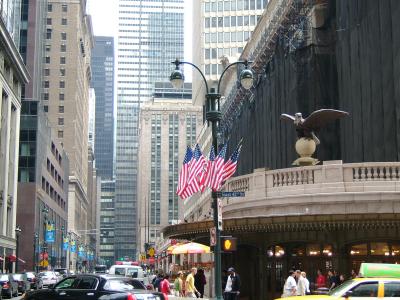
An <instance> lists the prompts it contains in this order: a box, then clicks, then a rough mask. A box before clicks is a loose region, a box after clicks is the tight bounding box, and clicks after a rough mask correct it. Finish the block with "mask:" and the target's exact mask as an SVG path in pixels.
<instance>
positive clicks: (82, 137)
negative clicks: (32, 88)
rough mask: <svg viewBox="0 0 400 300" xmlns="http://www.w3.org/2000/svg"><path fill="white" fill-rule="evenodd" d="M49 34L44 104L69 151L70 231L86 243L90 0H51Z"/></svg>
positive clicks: (47, 21) (64, 145)
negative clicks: (87, 4) (88, 4)
mask: <svg viewBox="0 0 400 300" xmlns="http://www.w3.org/2000/svg"><path fill="white" fill-rule="evenodd" d="M45 37H46V41H45V51H46V53H45V56H44V61H45V65H44V69H43V72H44V74H43V75H44V81H43V87H44V92H43V94H42V99H43V103H44V105H43V109H44V111H45V112H47V115H48V118H49V120H50V123H51V124H52V126H54V127H55V128H56V130H57V136H58V138H59V139H60V140H61V143H62V145H63V147H64V149H65V151H66V152H67V155H68V157H69V162H70V168H69V170H70V176H69V193H68V231H70V232H72V233H73V235H74V238H76V239H79V242H80V243H85V242H86V239H87V235H85V234H84V233H85V232H86V229H87V226H88V209H90V200H88V190H87V189H88V114H89V112H88V102H89V87H90V79H91V67H90V56H91V49H92V48H93V33H92V24H91V18H90V15H87V14H86V1H85V0H77V1H58V0H48V4H47V18H46V32H45ZM90 176H91V175H90ZM77 244H78V243H77ZM71 259H72V260H73V261H72V267H74V268H75V267H78V264H77V257H76V255H75V254H74V255H71Z"/></svg>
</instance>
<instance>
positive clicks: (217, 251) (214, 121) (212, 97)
mask: <svg viewBox="0 0 400 300" xmlns="http://www.w3.org/2000/svg"><path fill="white" fill-rule="evenodd" d="M172 63H173V64H175V70H174V71H173V72H172V73H171V76H170V81H171V83H172V85H173V86H174V88H176V89H178V88H180V87H181V86H182V85H183V82H184V78H185V76H184V75H183V72H182V71H181V70H180V68H179V66H180V65H183V64H188V65H191V66H192V67H193V68H195V69H196V70H197V71H199V73H200V75H201V77H202V78H203V80H204V84H205V86H206V99H205V100H206V106H205V107H206V120H207V121H208V122H209V123H208V124H210V122H211V135H212V145H213V147H214V149H215V151H217V152H218V140H217V129H218V125H219V121H221V118H222V114H221V111H220V98H221V94H220V85H221V79H222V78H223V76H224V74H225V73H226V71H227V70H228V69H229V68H231V67H232V66H234V65H244V66H245V69H244V70H243V71H242V72H241V73H240V83H241V85H242V86H243V88H245V89H250V88H251V87H252V86H253V72H252V71H251V70H250V69H248V65H249V63H251V62H249V61H247V60H244V61H237V62H234V63H231V64H229V65H228V66H227V67H226V68H225V70H224V71H223V72H222V74H221V76H220V78H219V80H218V87H217V92H215V90H214V89H212V90H210V89H209V88H208V84H207V80H206V78H205V76H204V74H203V72H201V70H200V69H199V68H198V67H197V66H196V65H194V64H192V63H190V62H186V61H179V60H178V59H176V60H175V61H173V62H172ZM212 199H213V209H214V226H215V229H216V243H215V247H214V262H215V296H216V299H217V300H219V299H222V289H221V286H222V285H221V238H220V237H221V227H220V224H219V220H218V215H219V214H218V195H217V193H216V192H215V191H214V192H212ZM221 225H222V224H221Z"/></svg>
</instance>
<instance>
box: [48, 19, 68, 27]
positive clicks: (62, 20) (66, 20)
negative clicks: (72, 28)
mask: <svg viewBox="0 0 400 300" xmlns="http://www.w3.org/2000/svg"><path fill="white" fill-rule="evenodd" d="M46 24H47V25H53V19H52V18H47V20H46ZM61 25H63V26H66V25H68V19H67V18H61Z"/></svg>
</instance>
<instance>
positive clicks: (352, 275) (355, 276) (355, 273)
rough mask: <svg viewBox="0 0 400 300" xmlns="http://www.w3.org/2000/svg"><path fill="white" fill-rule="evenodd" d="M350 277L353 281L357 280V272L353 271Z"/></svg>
mask: <svg viewBox="0 0 400 300" xmlns="http://www.w3.org/2000/svg"><path fill="white" fill-rule="evenodd" d="M350 277H351V278H352V279H354V278H357V272H356V271H354V269H352V270H351V273H350Z"/></svg>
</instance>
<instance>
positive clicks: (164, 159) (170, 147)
mask: <svg viewBox="0 0 400 300" xmlns="http://www.w3.org/2000/svg"><path fill="white" fill-rule="evenodd" d="M191 87H192V85H191V83H185V85H184V88H183V89H182V90H181V91H180V93H179V92H177V91H176V90H174V89H173V88H172V85H171V84H170V83H168V84H159V83H157V84H156V91H155V94H154V99H152V100H151V101H149V102H147V103H146V104H144V105H143V106H142V107H141V109H140V124H139V126H140V134H139V139H140V142H139V149H140V150H139V161H140V165H139V173H140V176H139V178H138V206H139V212H140V213H139V217H138V226H139V236H138V242H139V245H138V247H140V250H141V251H143V250H147V249H145V247H144V245H145V243H148V244H154V243H155V242H156V241H157V240H158V239H159V238H160V230H161V228H163V227H165V226H167V225H169V224H176V223H178V222H179V221H182V220H183V201H182V200H181V199H180V198H179V197H178V195H177V194H176V189H177V185H178V174H179V169H180V167H181V163H182V161H183V158H184V156H185V152H186V148H187V146H189V147H193V145H194V144H195V143H196V136H197V135H198V133H199V131H200V128H201V126H202V124H203V114H202V108H201V106H193V105H192V93H191ZM150 136H151V139H150V138H149V137H150Z"/></svg>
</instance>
